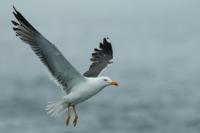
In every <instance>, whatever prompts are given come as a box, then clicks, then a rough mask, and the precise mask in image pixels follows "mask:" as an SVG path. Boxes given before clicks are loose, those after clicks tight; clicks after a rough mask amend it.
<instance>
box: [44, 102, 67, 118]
mask: <svg viewBox="0 0 200 133" xmlns="http://www.w3.org/2000/svg"><path fill="white" fill-rule="evenodd" d="M67 107H68V103H67V102H66V101H64V99H61V100H60V101H56V102H50V103H49V104H48V105H47V106H46V111H47V114H49V115H50V116H52V117H56V116H58V115H59V114H60V113H61V112H63V111H64V110H65V109H66V108H67Z"/></svg>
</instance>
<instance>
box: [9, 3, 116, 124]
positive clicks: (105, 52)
mask: <svg viewBox="0 0 200 133" xmlns="http://www.w3.org/2000/svg"><path fill="white" fill-rule="evenodd" d="M13 10H14V11H13V14H14V17H15V18H16V20H17V21H14V20H12V21H11V22H12V24H13V26H14V27H13V30H14V31H15V33H16V36H17V37H19V38H20V39H21V40H22V41H23V42H25V43H26V44H28V45H29V46H30V47H31V49H32V50H33V52H34V53H35V54H36V55H37V56H38V57H39V59H40V61H41V62H42V63H43V64H44V65H45V66H46V67H47V69H48V70H49V71H50V74H51V75H52V76H53V78H54V79H55V81H56V82H57V83H58V84H59V85H60V87H61V88H62V90H63V91H64V96H62V97H61V99H60V100H58V101H56V102H51V103H49V104H48V105H47V108H46V110H47V113H48V114H49V115H51V116H57V115H58V114H60V113H61V112H64V111H67V112H66V125H67V126H69V123H70V111H71V109H72V110H73V112H74V120H73V124H74V127H75V126H76V125H77V122H78V114H77V112H76V108H75V107H76V105H77V104H79V103H81V102H83V101H85V100H87V99H89V98H91V97H92V96H94V95H96V94H97V93H98V92H100V91H101V90H102V89H104V88H105V87H107V86H111V85H113V86H118V83H117V82H116V81H114V80H111V78H109V77H104V76H102V77H98V75H99V74H100V72H101V71H102V70H103V69H104V68H106V67H107V66H108V65H109V64H111V63H113V62H112V61H111V60H112V59H113V50H112V45H111V42H110V41H109V38H103V41H102V42H100V45H99V48H95V49H94V52H93V53H92V58H91V59H90V60H91V62H92V64H91V65H90V67H89V69H88V70H87V71H86V72H85V73H84V74H81V73H80V72H78V71H77V70H76V69H75V67H74V66H73V65H72V64H71V63H70V62H69V61H68V60H67V59H66V58H65V57H64V56H63V55H62V53H61V52H60V51H59V50H58V49H57V48H56V46H55V45H54V44H52V43H51V42H50V41H48V40H47V39H46V38H45V37H44V36H43V35H42V34H41V33H40V32H39V31H37V30H36V29H35V28H34V27H33V26H32V25H31V24H30V23H29V22H28V21H27V20H26V19H25V18H24V17H23V16H22V14H21V13H20V12H19V11H18V10H16V8H15V7H14V6H13Z"/></svg>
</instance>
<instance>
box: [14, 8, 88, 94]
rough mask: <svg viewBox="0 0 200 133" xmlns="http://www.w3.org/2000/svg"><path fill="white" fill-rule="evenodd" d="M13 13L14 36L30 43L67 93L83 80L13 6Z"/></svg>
mask: <svg viewBox="0 0 200 133" xmlns="http://www.w3.org/2000/svg"><path fill="white" fill-rule="evenodd" d="M13 8H14V7H13ZM13 14H14V16H15V18H16V19H17V21H18V22H15V21H12V23H13V25H14V27H13V30H14V31H15V32H16V36H18V37H19V38H20V39H21V40H23V41H24V42H25V43H27V44H29V45H30V47H31V48H32V50H33V51H34V53H35V54H36V55H37V56H38V57H39V59H40V60H41V61H42V62H43V63H44V65H45V66H46V67H47V68H48V69H49V71H50V73H51V74H52V76H53V77H54V78H55V79H56V80H57V81H58V82H59V83H60V84H61V85H62V87H63V89H64V90H65V91H66V93H69V92H70V89H71V88H72V87H73V86H74V85H75V84H77V83H78V82H81V81H84V80H85V78H84V77H83V76H82V75H81V74H80V73H79V72H78V71H77V70H76V69H75V68H74V67H73V66H72V65H71V64H70V63H69V62H68V61H67V60H66V59H65V57H64V56H63V55H62V54H61V52H60V51H59V50H58V49H57V48H56V47H55V46H54V45H53V44H52V43H51V42H49V41H48V40H47V39H45V37H44V36H43V35H42V34H40V33H39V32H38V31H37V30H36V29H35V28H34V27H33V26H32V25H31V24H30V23H29V22H28V21H27V20H26V19H25V18H24V17H23V16H22V15H21V13H20V12H19V11H17V10H16V9H15V8H14V12H13Z"/></svg>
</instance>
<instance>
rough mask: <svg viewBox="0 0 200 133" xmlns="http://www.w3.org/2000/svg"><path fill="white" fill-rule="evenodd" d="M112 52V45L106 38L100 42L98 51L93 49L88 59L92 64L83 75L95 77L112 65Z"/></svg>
mask: <svg viewBox="0 0 200 133" xmlns="http://www.w3.org/2000/svg"><path fill="white" fill-rule="evenodd" d="M112 59H113V50H112V45H111V43H110V42H108V40H107V39H106V38H104V39H103V42H100V45H99V49H97V48H95V49H94V53H92V58H91V59H90V60H91V61H92V62H93V63H92V64H91V65H90V68H89V70H88V71H87V72H85V73H84V74H83V75H84V76H86V77H97V76H98V75H99V73H100V72H101V71H102V70H103V69H104V68H105V67H106V66H107V65H108V64H111V63H112V61H111V60H112Z"/></svg>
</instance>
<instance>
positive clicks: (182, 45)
mask: <svg viewBox="0 0 200 133" xmlns="http://www.w3.org/2000/svg"><path fill="white" fill-rule="evenodd" d="M0 3H1V4H0V9H1V12H0V35H1V38H0V133H78V132H80V133H94V132H95V133H199V132H200V52H199V51H200V16H199V12H200V8H199V7H200V1H197V0H191V1H182V0H168V1H160V0H152V1H147V0H146V1H145V0H144V1H132V0H124V1H121V2H117V1H115V0H110V1H106V0H102V1H92V0H86V1H84V2H83V1H82V2H80V1H77V0H75V1H73V2H72V1H64V0H62V1H59V2H58V1H54V2H53V1H52V2H51V1H47V0H44V1H39V0H35V1H25V0H23V1H22V2H17V1H14V0H11V1H4V2H0ZM47 3H48V6H47ZM12 5H15V6H16V8H17V9H18V10H19V11H20V12H21V13H22V14H23V15H24V16H25V17H26V18H27V19H28V21H30V23H31V24H32V25H33V26H35V27H36V29H38V30H39V31H40V32H41V33H42V34H43V35H44V36H45V37H46V38H48V39H49V40H50V41H51V42H53V43H54V44H55V45H56V46H57V47H58V49H60V50H61V52H62V53H63V55H64V56H65V57H66V58H67V59H68V60H69V61H70V62H71V63H72V64H73V65H74V66H75V67H76V68H77V69H78V70H79V71H80V72H81V73H84V72H85V71H86V70H87V69H88V67H89V65H90V61H89V58H90V55H91V53H92V52H93V48H95V47H98V44H99V42H100V41H101V40H102V38H103V37H109V38H110V40H111V42H112V44H113V50H114V60H113V61H114V63H113V64H112V65H110V66H109V67H108V68H107V69H106V70H105V71H103V73H102V74H101V75H105V76H109V77H111V78H112V79H114V80H117V81H118V82H119V84H120V85H119V87H107V88H105V89H104V90H103V91H101V92H100V93H99V94H98V95H96V96H95V97H92V98H91V99H89V100H87V101H86V102H84V103H81V104H79V105H77V112H78V115H79V120H78V126H77V127H76V128H74V127H73V124H72V123H71V125H70V127H66V125H65V119H66V114H65V113H63V114H62V115H61V116H59V117H57V118H52V117H50V116H48V115H47V113H46V111H45V106H46V105H47V104H48V102H50V101H55V100H59V98H60V97H61V96H62V95H63V93H62V91H61V89H60V88H59V87H57V86H56V85H55V84H54V83H53V82H52V81H51V80H50V78H49V75H48V73H47V70H46V68H45V67H44V66H43V65H42V63H40V62H39V60H38V59H37V57H36V56H35V55H34V53H33V52H32V51H31V49H30V48H29V47H28V45H26V44H24V43H23V42H21V41H20V40H19V39H18V38H17V37H16V36H15V34H14V32H13V31H12V25H11V23H10V20H11V19H14V17H13V16H12V11H13V9H12ZM72 120H73V117H72ZM71 122H72V121H71Z"/></svg>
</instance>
